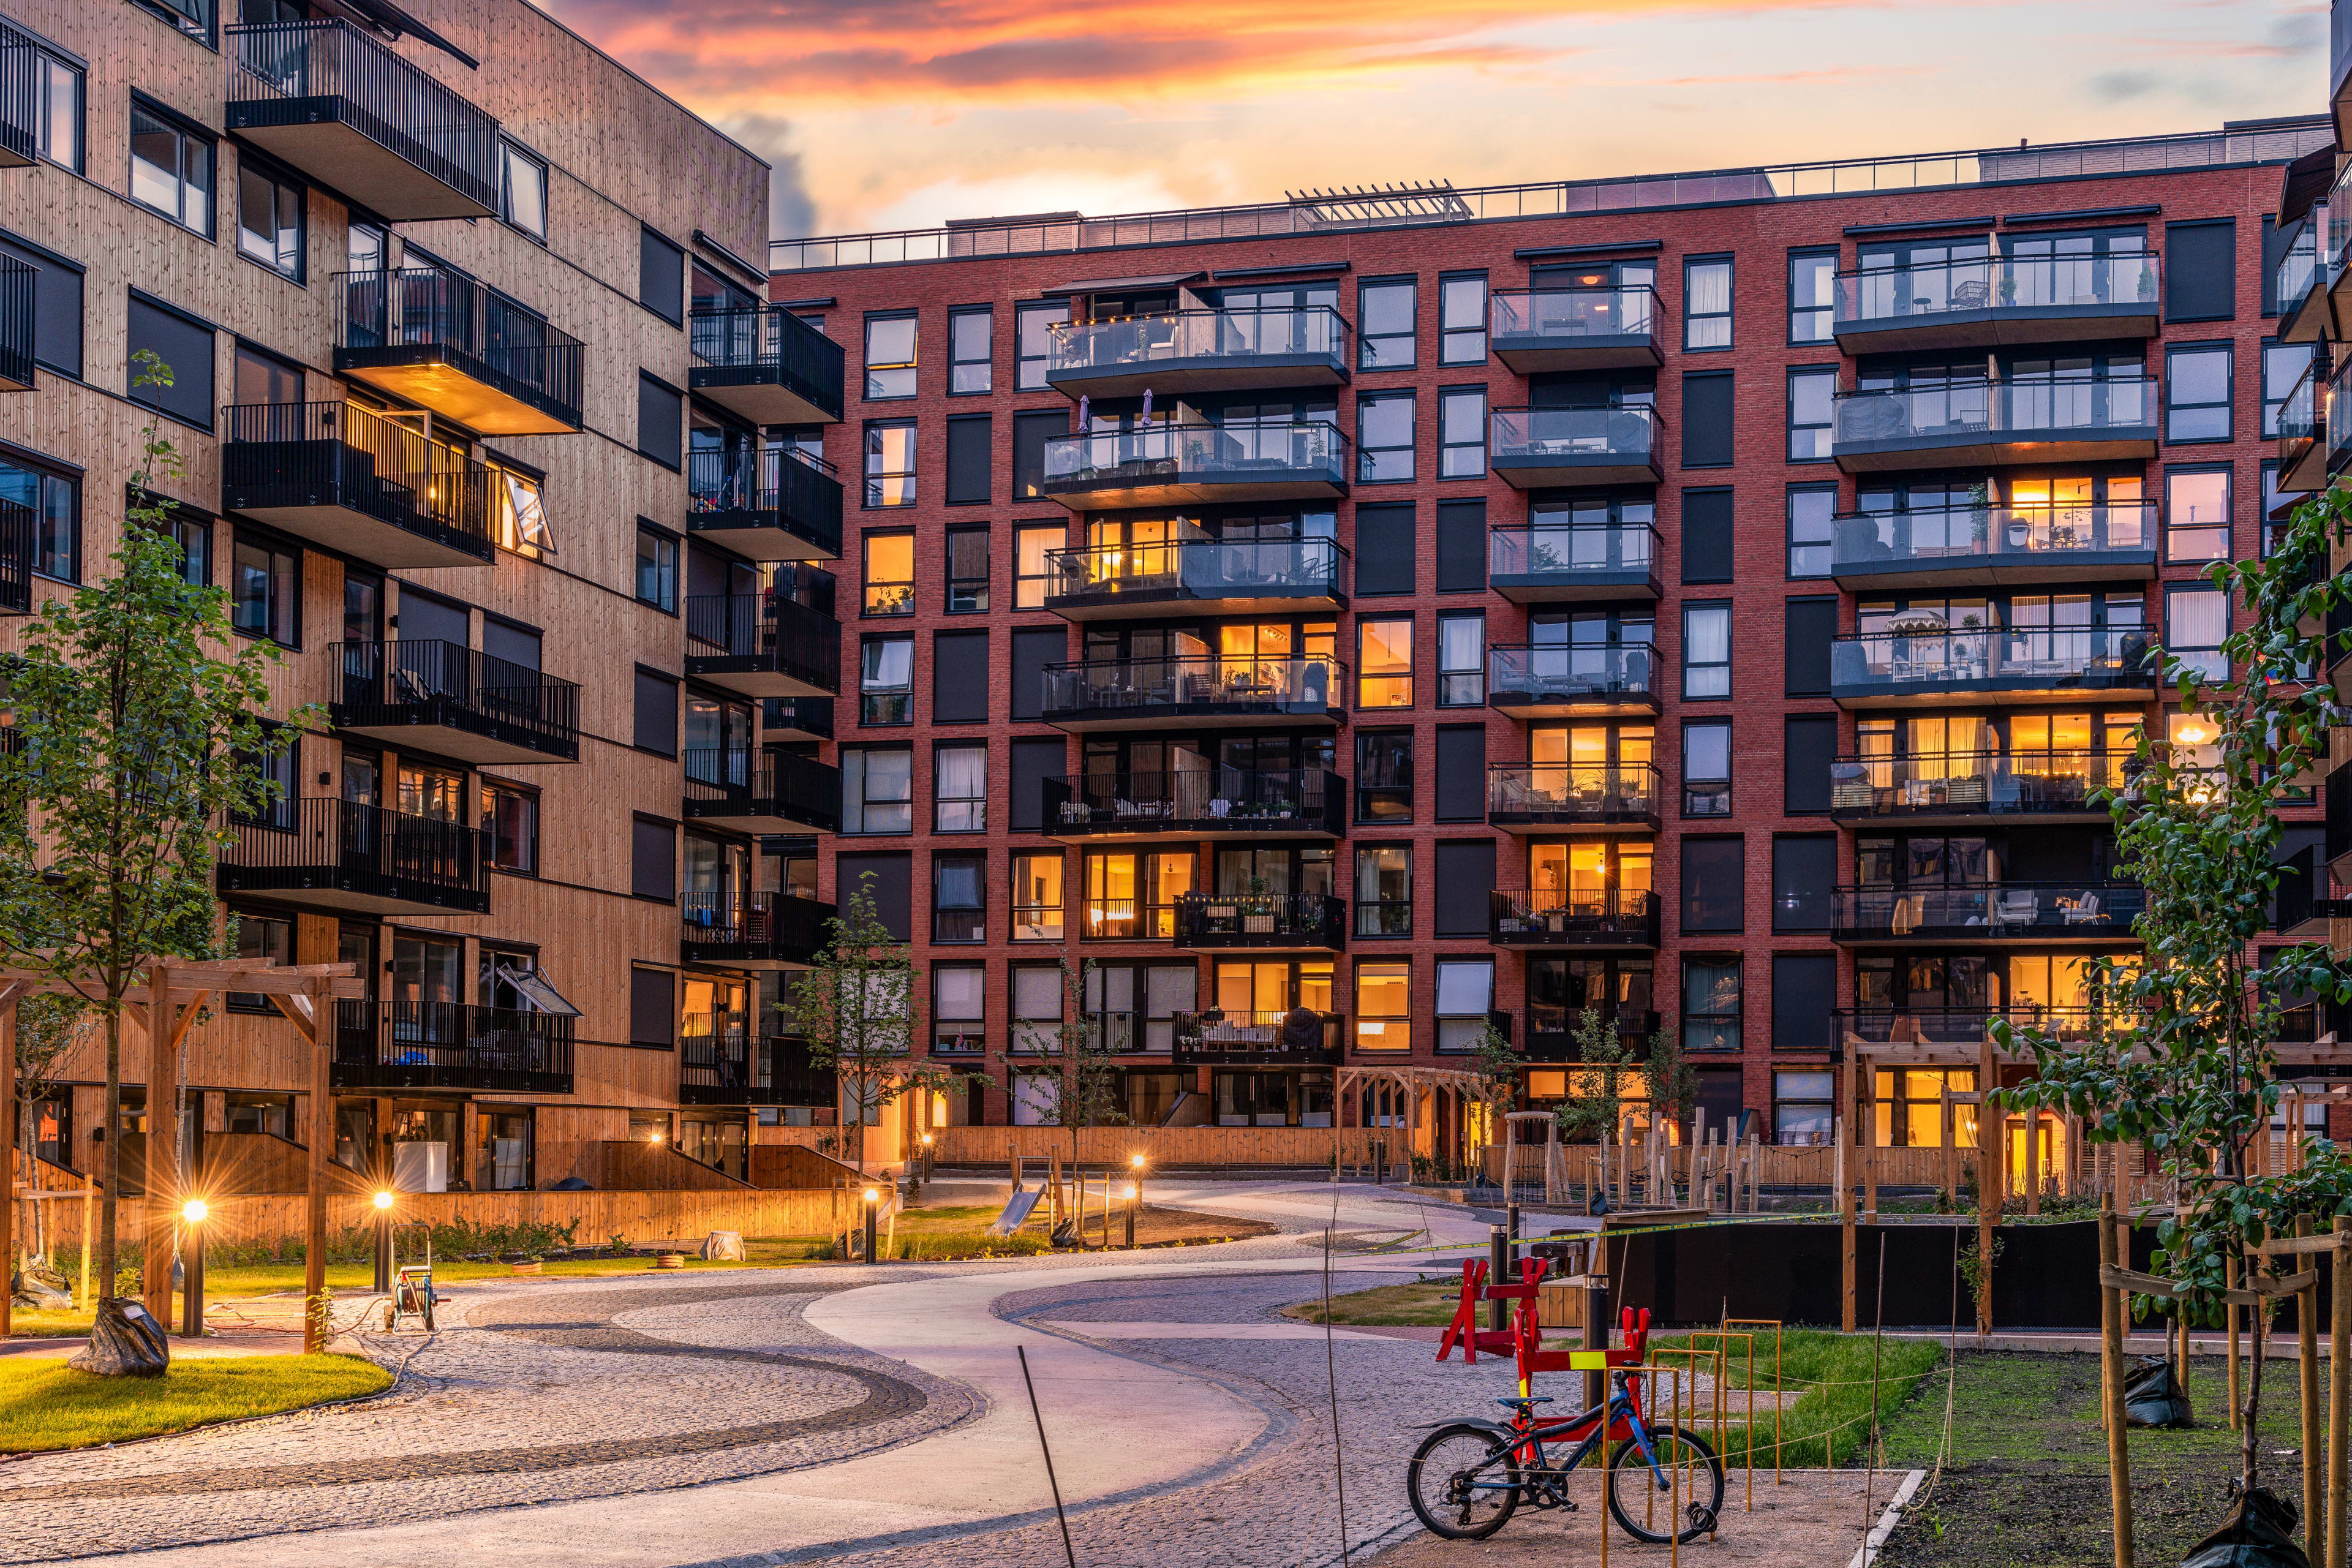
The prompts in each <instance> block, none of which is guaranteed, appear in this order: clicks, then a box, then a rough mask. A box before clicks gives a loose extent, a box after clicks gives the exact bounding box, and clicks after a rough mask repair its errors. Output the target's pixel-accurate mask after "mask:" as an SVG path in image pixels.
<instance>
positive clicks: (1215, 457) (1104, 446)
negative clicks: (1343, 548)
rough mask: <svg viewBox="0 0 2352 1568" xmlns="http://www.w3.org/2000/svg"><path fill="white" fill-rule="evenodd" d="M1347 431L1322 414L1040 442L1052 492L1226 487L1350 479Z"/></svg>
mask: <svg viewBox="0 0 2352 1568" xmlns="http://www.w3.org/2000/svg"><path fill="white" fill-rule="evenodd" d="M1351 461H1352V459H1351V458H1350V457H1349V443H1348V437H1345V436H1343V435H1341V434H1340V432H1339V426H1337V425H1334V424H1332V423H1330V422H1329V421H1328V420H1324V419H1299V420H1292V421H1286V422H1283V423H1272V424H1264V425H1150V426H1144V427H1143V428H1141V429H1138V430H1121V431H1100V432H1097V433H1095V434H1092V435H1085V436H1064V437H1057V438H1055V439H1054V440H1050V441H1048V442H1046V443H1045V493H1046V494H1047V495H1049V496H1058V495H1074V494H1079V493H1083V492H1088V491H1096V490H1115V489H1154V488H1158V487H1160V486H1165V485H1171V484H1185V485H1195V484H1197V485H1203V486H1211V487H1215V486H1230V487H1234V488H1237V489H1238V488H1240V487H1244V486H1249V485H1265V484H1289V483H1320V484H1328V485H1331V486H1334V487H1337V486H1341V485H1345V484H1346V483H1347V482H1348V478H1349V465H1350V462H1351Z"/></svg>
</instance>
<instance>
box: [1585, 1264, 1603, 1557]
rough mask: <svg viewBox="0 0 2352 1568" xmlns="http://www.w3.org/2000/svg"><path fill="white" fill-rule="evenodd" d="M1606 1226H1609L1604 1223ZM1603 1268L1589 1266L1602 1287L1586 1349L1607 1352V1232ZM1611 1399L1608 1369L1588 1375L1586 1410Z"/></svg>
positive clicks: (1594, 1300)
mask: <svg viewBox="0 0 2352 1568" xmlns="http://www.w3.org/2000/svg"><path fill="white" fill-rule="evenodd" d="M1604 1223H1605V1222H1604ZM1593 1245H1594V1247H1595V1248H1596V1249H1597V1261H1598V1263H1599V1265H1600V1266H1599V1267H1598V1268H1595V1267H1593V1261H1588V1262H1587V1263H1586V1264H1585V1272H1586V1274H1587V1275H1588V1276H1589V1277H1590V1278H1591V1279H1594V1280H1596V1281H1598V1283H1596V1284H1593V1285H1591V1286H1588V1287H1587V1288H1586V1289H1585V1292H1584V1348H1585V1349H1586V1350H1589V1351H1605V1350H1607V1349H1608V1348H1609V1279H1608V1276H1609V1233H1608V1232H1607V1231H1606V1230H1604V1231H1602V1232H1601V1235H1600V1236H1599V1237H1595V1238H1594V1243H1593ZM1608 1398H1609V1373H1608V1372H1607V1371H1606V1370H1605V1369H1602V1370H1596V1371H1588V1372H1586V1373H1585V1374H1584V1407H1585V1408H1586V1409H1587V1410H1597V1409H1599V1408H1600V1407H1601V1405H1603V1404H1604V1403H1606V1402H1607V1400H1608ZM1601 1534H1602V1536H1603V1537H1604V1538H1606V1536H1607V1534H1608V1521H1606V1520H1603V1521H1601Z"/></svg>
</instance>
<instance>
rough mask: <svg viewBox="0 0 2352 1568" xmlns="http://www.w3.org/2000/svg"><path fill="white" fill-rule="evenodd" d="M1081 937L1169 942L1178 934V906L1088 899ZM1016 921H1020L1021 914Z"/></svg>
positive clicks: (1082, 915)
mask: <svg viewBox="0 0 2352 1568" xmlns="http://www.w3.org/2000/svg"><path fill="white" fill-rule="evenodd" d="M1078 914H1079V920H1080V921H1081V922H1082V923H1081V924H1080V926H1079V929H1078V935H1079V937H1080V938H1081V939H1082V940H1084V941H1087V942H1167V941H1170V940H1171V939H1172V938H1173V937H1174V936H1175V934H1176V906H1175V905H1173V904H1155V903H1151V902H1149V901H1147V900H1142V899H1087V900H1084V901H1083V902H1082V903H1081V904H1080V905H1079V910H1078ZM1014 924H1015V925H1016V926H1017V925H1019V924H1020V921H1019V918H1018V916H1017V915H1016V918H1015V920H1014Z"/></svg>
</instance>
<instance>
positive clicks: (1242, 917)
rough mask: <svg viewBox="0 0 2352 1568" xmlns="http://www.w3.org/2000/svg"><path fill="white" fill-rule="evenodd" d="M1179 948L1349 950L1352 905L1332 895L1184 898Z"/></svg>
mask: <svg viewBox="0 0 2352 1568" xmlns="http://www.w3.org/2000/svg"><path fill="white" fill-rule="evenodd" d="M1176 945H1177V946H1178V947H1194V948H1209V947H1264V948H1320V949H1329V950H1332V951H1334V952H1336V951H1338V950H1339V949H1340V948H1343V947H1345V946H1347V945H1348V900H1345V899H1340V898H1334V897H1332V896H1331V895H1329V894H1328V893H1234V894H1218V893H1182V894H1179V895H1178V896H1177V900H1176Z"/></svg>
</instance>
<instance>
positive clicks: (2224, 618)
mask: <svg viewBox="0 0 2352 1568" xmlns="http://www.w3.org/2000/svg"><path fill="white" fill-rule="evenodd" d="M2229 635H2230V596H2229V595H2227V594H2225V593H2223V592H2222V591H2221V589H2219V588H2217V587H2214V586H2212V585H2211V584H2203V583H2200V584H2193V585H2192V584H2169V585H2168V586H2167V587H2166V588H2165V590H2164V651H2165V652H2166V653H2167V654H2168V655H2169V656H2170V657H2172V658H2177V659H2179V661H2180V662H2181V664H2182V666H2183V667H2184V668H2188V669H2190V670H2193V671H2195V672H2196V674H2197V677H2198V679H2200V680H2214V681H2221V680H2227V679H2230V661H2229V660H2228V659H2227V658H2223V657H2222V655H2221V643H2222V641H2223V639H2225V638H2226V637H2228V636H2229Z"/></svg>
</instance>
